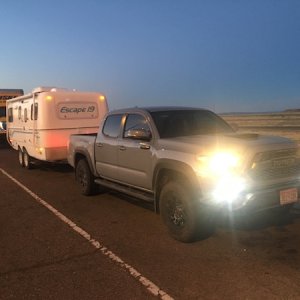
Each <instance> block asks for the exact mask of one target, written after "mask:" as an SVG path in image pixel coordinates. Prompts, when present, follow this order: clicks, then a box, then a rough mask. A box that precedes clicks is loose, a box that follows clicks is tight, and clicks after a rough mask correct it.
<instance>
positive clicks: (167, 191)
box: [159, 181, 213, 243]
mask: <svg viewBox="0 0 300 300" xmlns="http://www.w3.org/2000/svg"><path fill="white" fill-rule="evenodd" d="M159 203H160V214H161V218H162V220H163V223H164V224H165V225H166V226H167V229H168V231H169V233H170V235H171V236H172V237H173V238H175V239H176V240H178V241H181V242H184V243H188V242H193V241H195V240H196V239H197V238H201V239H203V238H206V237H208V236H209V235H210V234H211V232H212V228H213V227H212V222H211V220H212V219H213V216H212V215H211V214H210V213H209V211H208V210H206V209H205V208H204V207H201V204H200V202H199V200H198V199H195V196H194V195H193V192H192V191H191V189H189V188H188V187H187V185H186V184H183V183H182V182H180V181H170V182H168V183H166V185H165V186H164V187H163V188H162V191H161V194H160V202H159Z"/></svg>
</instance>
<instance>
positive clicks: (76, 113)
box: [58, 102, 98, 119]
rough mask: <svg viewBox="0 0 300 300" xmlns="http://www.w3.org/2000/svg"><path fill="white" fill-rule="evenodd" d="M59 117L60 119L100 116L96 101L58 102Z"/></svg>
mask: <svg viewBox="0 0 300 300" xmlns="http://www.w3.org/2000/svg"><path fill="white" fill-rule="evenodd" d="M58 117H59V118H60V119H87V118H97V117H98V107H97V105H96V103H92V102H90V103H82V102H73V103H60V104H58Z"/></svg>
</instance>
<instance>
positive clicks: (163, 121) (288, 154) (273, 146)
mask: <svg viewBox="0 0 300 300" xmlns="http://www.w3.org/2000/svg"><path fill="white" fill-rule="evenodd" d="M101 122H102V123H101V124H100V128H99V131H98V134H75V135H71V137H70V140H69V147H68V162H69V164H70V165H71V166H72V167H73V168H74V169H75V178H76V181H77V182H78V184H79V186H80V189H81V193H82V194H84V195H91V194H94V193H95V192H97V191H99V189H101V187H102V188H105V189H107V188H108V189H112V190H116V191H119V192H121V193H125V194H127V195H129V196H131V197H135V198H139V199H142V200H145V201H151V202H152V203H153V205H154V209H155V211H156V212H159V213H160V215H161V218H162V221H163V223H164V224H165V225H166V226H167V229H168V231H169V233H170V234H171V236H173V237H174V238H175V239H177V240H179V241H182V242H191V241H194V240H195V239H201V238H204V237H207V236H209V235H210V234H211V233H212V230H213V228H214V225H215V221H216V218H217V216H218V214H220V213H222V212H227V213H230V214H235V213H238V212H240V213H242V214H243V213H246V214H249V213H251V212H256V211H260V210H265V209H271V208H274V207H287V206H291V205H293V204H294V203H296V202H298V201H299V200H298V194H299V185H300V151H299V148H298V147H297V144H296V143H295V142H293V141H292V140H289V139H287V138H283V137H277V136H262V135H258V134H245V133H243V134H241V133H238V132H235V131H234V130H233V129H232V127H230V126H229V124H228V123H226V122H225V121H224V120H223V119H222V118H221V117H219V116H218V115H216V114H215V113H213V112H211V111H209V110H205V109H198V108H187V107H149V108H130V109H122V110H116V111H112V112H109V113H108V114H107V115H106V116H105V118H104V119H103V120H102V121H101Z"/></svg>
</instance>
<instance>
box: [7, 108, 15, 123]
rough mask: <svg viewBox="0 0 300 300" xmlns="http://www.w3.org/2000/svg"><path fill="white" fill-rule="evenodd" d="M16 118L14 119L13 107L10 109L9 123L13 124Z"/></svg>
mask: <svg viewBox="0 0 300 300" xmlns="http://www.w3.org/2000/svg"><path fill="white" fill-rule="evenodd" d="M13 121H14V117H13V109H12V107H11V108H9V109H8V122H13Z"/></svg>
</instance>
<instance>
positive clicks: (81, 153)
mask: <svg viewBox="0 0 300 300" xmlns="http://www.w3.org/2000/svg"><path fill="white" fill-rule="evenodd" d="M81 159H85V160H86V161H87V163H88V165H89V168H90V170H91V172H92V174H93V175H96V171H95V168H94V165H93V163H92V160H91V158H90V156H89V155H87V154H86V152H84V151H81V150H78V151H77V152H76V153H75V154H74V168H76V166H77V164H78V162H79V161H80V160H81Z"/></svg>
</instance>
